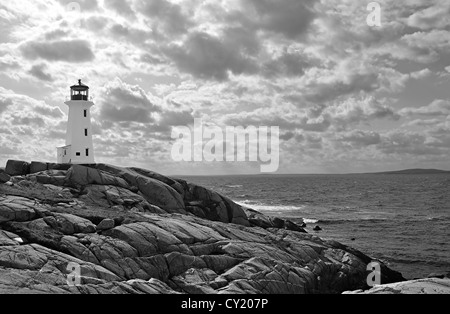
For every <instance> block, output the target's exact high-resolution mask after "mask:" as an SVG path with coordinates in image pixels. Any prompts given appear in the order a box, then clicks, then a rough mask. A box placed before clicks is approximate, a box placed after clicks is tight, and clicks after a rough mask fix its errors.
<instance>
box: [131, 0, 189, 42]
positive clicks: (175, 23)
mask: <svg viewBox="0 0 450 314" xmlns="http://www.w3.org/2000/svg"><path fill="white" fill-rule="evenodd" d="M136 2H137V3H136V11H137V12H140V13H141V14H143V15H144V16H145V17H148V18H149V22H150V24H151V27H152V29H153V31H154V32H156V33H159V34H166V33H167V34H169V35H174V34H175V35H177V34H184V33H186V32H187V31H188V29H189V28H190V27H191V26H193V23H192V21H191V20H190V18H189V16H188V15H187V14H185V13H184V12H183V9H182V7H181V6H180V5H178V4H175V3H172V2H170V1H166V0H137V1H136Z"/></svg>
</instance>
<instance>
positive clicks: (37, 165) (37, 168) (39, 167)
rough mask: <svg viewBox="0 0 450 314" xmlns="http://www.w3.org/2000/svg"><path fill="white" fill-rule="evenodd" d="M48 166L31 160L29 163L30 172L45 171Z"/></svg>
mask: <svg viewBox="0 0 450 314" xmlns="http://www.w3.org/2000/svg"><path fill="white" fill-rule="evenodd" d="M47 170H48V166H47V164H46V163H43V162H37V161H32V162H31V165H30V174H34V173H38V172H43V171H47Z"/></svg>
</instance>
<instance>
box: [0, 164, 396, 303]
mask: <svg viewBox="0 0 450 314" xmlns="http://www.w3.org/2000/svg"><path fill="white" fill-rule="evenodd" d="M371 261H372V259H371V258H370V257H368V256H366V255H364V254H363V253H361V252H359V251H357V250H354V249H352V248H350V247H347V246H344V245H342V244H340V243H337V242H335V241H325V240H322V239H320V238H318V237H316V236H314V235H310V234H308V233H306V232H305V230H303V228H302V226H299V225H297V224H295V223H293V222H291V221H289V220H283V219H280V218H271V217H267V216H264V215H262V214H260V213H258V212H256V211H254V210H251V209H247V208H243V207H241V206H239V205H237V204H235V203H234V202H233V201H231V200H230V199H228V198H227V197H225V196H222V195H220V194H218V193H216V192H214V191H210V190H208V189H206V188H203V187H201V186H197V185H195V184H191V183H188V182H186V181H184V180H180V179H175V178H169V177H166V176H163V175H160V174H157V173H154V172H151V171H148V170H144V169H138V168H120V167H114V166H110V165H105V164H93V165H65V164H51V163H40V162H32V163H27V162H23V161H12V160H10V161H8V163H7V165H6V168H4V169H2V168H0V293H70V294H88V293H89V294H90V293H99V294H111V293H120V294H140V293H146V294H178V293H189V294H249V293H257V294H265V293H266V294H299V293H317V294H322V293H343V292H345V291H357V290H360V291H359V292H361V291H362V290H367V289H368V288H369V287H367V286H366V278H367V276H368V274H369V272H368V271H367V270H366V267H367V264H369V263H370V262H371ZM70 265H72V266H73V265H78V267H79V271H78V273H77V274H79V276H77V278H78V279H79V284H77V285H71V284H69V283H68V276H71V274H72V273H71V269H70V267H68V266H70ZM381 274H382V283H383V284H389V283H398V282H402V281H404V278H403V277H402V276H401V274H400V273H398V272H396V271H393V270H391V269H389V268H388V267H386V266H385V265H384V264H382V269H381ZM369 291H370V290H369Z"/></svg>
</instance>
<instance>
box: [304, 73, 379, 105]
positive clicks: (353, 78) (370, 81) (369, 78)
mask: <svg viewBox="0 0 450 314" xmlns="http://www.w3.org/2000/svg"><path fill="white" fill-rule="evenodd" d="M379 87H380V84H379V82H378V75H377V74H375V73H366V74H360V73H352V74H350V75H349V76H347V77H345V76H342V77H336V78H334V79H332V80H331V81H328V82H327V81H324V82H320V81H319V82H312V83H311V84H310V85H309V86H308V89H309V90H310V92H309V93H308V94H307V95H306V97H305V98H306V99H307V100H308V101H311V102H313V103H321V102H325V101H329V100H332V99H335V98H337V97H340V96H345V95H349V94H356V93H359V92H366V93H370V92H372V91H374V90H376V89H377V88H379Z"/></svg>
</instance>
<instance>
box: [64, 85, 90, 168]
mask: <svg viewBox="0 0 450 314" xmlns="http://www.w3.org/2000/svg"><path fill="white" fill-rule="evenodd" d="M65 104H66V105H67V106H68V107H69V119H68V122H67V133H66V145H65V146H63V147H58V149H57V151H58V163H67V164H93V163H95V160H94V145H93V144H92V125H91V107H92V106H94V103H93V102H92V101H90V100H89V86H86V85H84V84H82V83H81V80H78V85H74V86H71V87H70V100H69V101H66V102H65Z"/></svg>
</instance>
